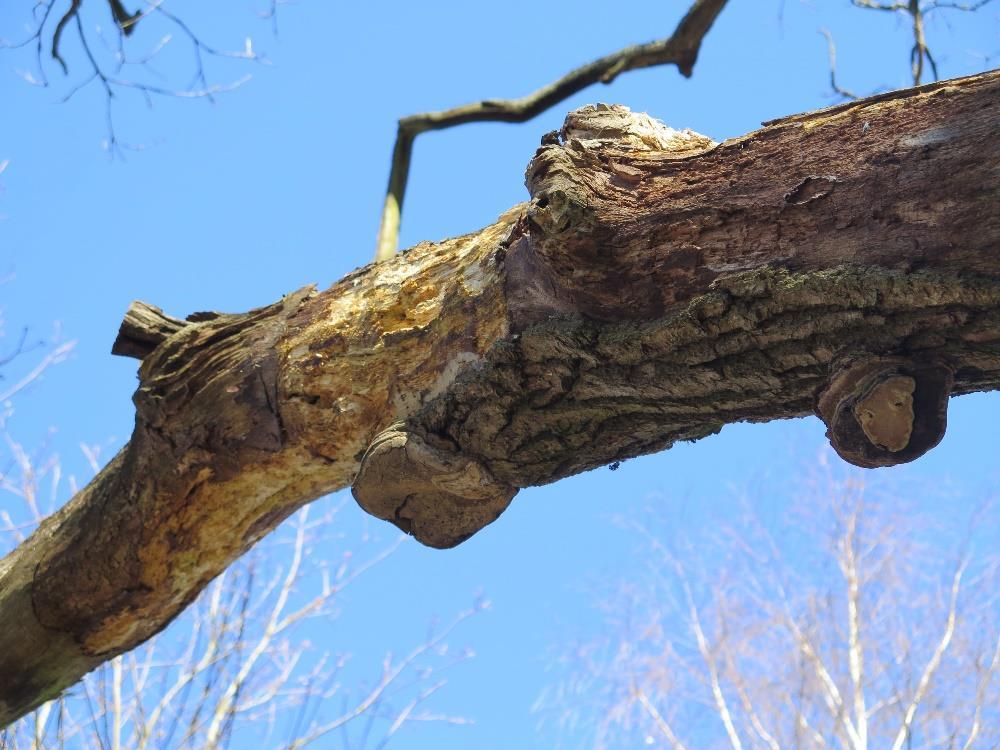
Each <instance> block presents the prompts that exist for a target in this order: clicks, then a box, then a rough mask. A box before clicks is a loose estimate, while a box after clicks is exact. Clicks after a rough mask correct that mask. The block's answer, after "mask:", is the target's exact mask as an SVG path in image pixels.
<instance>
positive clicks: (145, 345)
mask: <svg viewBox="0 0 1000 750" xmlns="http://www.w3.org/2000/svg"><path fill="white" fill-rule="evenodd" d="M186 325H187V323H186V322H184V321H183V320H180V319H179V318H174V317H172V316H170V315H167V314H166V313H164V312H163V310H161V309H160V308H158V307H156V306H155V305H150V304H147V303H145V302H140V301H139V300H136V301H135V302H133V303H132V304H131V305H130V306H129V308H128V312H126V313H125V319H124V320H122V324H121V327H120V328H119V330H118V336H117V337H116V338H115V343H114V344H113V345H112V346H111V353H112V354H117V355H118V356H120V357H135V358H136V359H145V358H146V355H147V354H149V353H150V352H151V351H153V349H155V348H156V347H158V346H159V345H160V344H162V343H163V342H164V341H166V340H167V339H168V338H170V337H171V336H173V335H174V334H175V333H177V332H178V331H179V330H181V329H182V328H183V327H184V326H186Z"/></svg>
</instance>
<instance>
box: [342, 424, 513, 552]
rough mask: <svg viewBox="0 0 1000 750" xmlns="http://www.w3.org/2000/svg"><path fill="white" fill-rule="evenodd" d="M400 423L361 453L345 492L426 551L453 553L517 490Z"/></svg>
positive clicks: (471, 459) (380, 434)
mask: <svg viewBox="0 0 1000 750" xmlns="http://www.w3.org/2000/svg"><path fill="white" fill-rule="evenodd" d="M429 440H430V439H429V438H428V439H427V440H425V439H424V438H422V437H420V435H418V434H417V433H416V432H415V431H413V430H411V429H408V428H407V425H406V424H405V423H404V422H396V423H395V424H393V425H391V426H390V427H389V428H387V429H385V430H383V431H382V432H380V433H379V434H378V435H376V436H375V439H374V440H372V442H371V445H369V446H368V450H367V451H366V452H365V455H364V457H363V458H362V459H361V467H360V468H359V470H358V474H357V477H356V478H355V480H354V485H353V486H352V488H351V491H352V492H353V493H354V497H355V499H356V500H357V501H358V504H359V505H360V506H361V507H362V508H364V509H365V510H366V511H367V512H368V513H371V514H372V515H373V516H376V517H378V518H382V519H384V520H386V521H389V522H391V523H393V524H395V525H396V526H398V527H399V528H400V529H402V530H403V531H404V532H406V533H407V534H412V535H413V536H414V537H415V538H416V539H417V541H419V542H421V543H423V544H426V545H427V546H429V547H437V548H439V549H441V548H447V547H454V546H456V545H458V544H460V543H462V542H464V541H465V540H466V539H468V538H469V537H470V536H472V535H473V534H475V533H476V532H477V531H479V530H480V529H482V528H483V527H484V526H487V525H488V524H490V523H492V522H493V521H495V520H496V519H497V517H498V516H499V515H500V514H501V513H503V512H504V511H505V510H506V509H507V506H508V505H510V501H511V500H513V499H514V495H516V494H517V489H516V488H514V487H509V486H507V485H505V484H503V483H501V482H498V481H497V480H496V479H494V478H493V476H492V474H490V472H489V470H488V469H487V468H486V467H485V466H483V465H482V464H481V463H480V462H478V461H476V460H475V459H474V458H470V457H468V456H463V455H460V454H459V453H457V452H455V450H454V449H453V448H448V447H445V446H444V445H443V444H441V443H440V441H436V442H435V443H432V442H430V441H429Z"/></svg>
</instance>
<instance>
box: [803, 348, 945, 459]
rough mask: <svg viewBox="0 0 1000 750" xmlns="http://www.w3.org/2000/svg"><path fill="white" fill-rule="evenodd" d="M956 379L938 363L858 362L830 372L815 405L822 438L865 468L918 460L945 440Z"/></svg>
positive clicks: (871, 359)
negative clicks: (827, 381)
mask: <svg viewBox="0 0 1000 750" xmlns="http://www.w3.org/2000/svg"><path fill="white" fill-rule="evenodd" d="M953 383H954V376H953V373H952V370H951V368H949V367H948V366H947V365H945V364H943V363H941V362H920V361H911V360H907V359H905V358H902V357H860V358H854V359H852V360H849V361H844V362H842V363H840V364H839V365H838V366H836V367H835V368H834V369H833V374H832V376H831V377H830V381H829V383H828V384H827V386H826V387H825V388H824V389H823V390H822V392H821V393H820V394H819V397H818V398H817V401H816V413H817V415H818V416H819V417H820V418H821V419H822V420H823V422H824V423H825V424H826V427H827V431H826V435H827V437H828V438H829V439H830V444H831V445H832V446H833V448H834V450H836V451H837V454H838V455H839V456H840V457H841V458H843V459H844V460H845V461H849V462H850V463H852V464H854V465H856V466H862V467H864V468H877V467H880V466H895V465H896V464H901V463H906V462H908V461H913V460H914V459H916V458H919V457H920V456H922V455H923V454H925V453H926V452H927V451H929V450H930V449H931V448H933V447H934V446H935V445H937V444H938V443H939V442H941V438H943V437H944V432H945V428H946V426H947V421H948V397H949V395H950V394H951V390H952V386H953Z"/></svg>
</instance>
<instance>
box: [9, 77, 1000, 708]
mask: <svg viewBox="0 0 1000 750" xmlns="http://www.w3.org/2000/svg"><path fill="white" fill-rule="evenodd" d="M998 149H1000V74H998V73H989V74H984V75H980V76H973V77H970V78H965V79H960V80H956V81H947V82H943V83H940V84H934V85H930V86H924V87H921V88H918V89H912V90H908V91H904V92H897V93H894V94H887V95H883V96H880V97H876V98H873V99H869V100H865V101H861V102H857V103H852V104H849V105H843V106H839V107H834V108H831V109H827V110H823V111H820V112H815V113H810V114H805V115H798V116H795V117H790V118H787V119H784V120H779V121H776V122H774V123H770V124H768V125H767V126H766V127H764V128H763V129H761V130H758V131H756V132H754V133H750V134H748V135H746V136H743V137H740V138H736V139H733V140H730V141H726V142H724V143H721V144H715V143H713V142H711V141H710V140H708V139H707V138H705V137H703V136H699V135H697V134H693V133H690V132H678V131H672V130H670V129H668V128H665V127H664V126H662V125H660V124H659V123H656V122H654V121H652V120H650V119H649V118H647V117H645V116H644V115H635V114H632V113H630V112H628V111H627V110H625V109H624V108H618V107H607V106H603V105H598V106H596V107H588V108H584V109H582V110H579V111H577V112H575V113H572V114H571V115H570V116H569V118H568V119H567V123H566V126H565V127H564V128H563V130H562V131H561V133H560V134H559V137H558V138H547V139H546V143H545V145H543V146H542V148H540V149H539V150H538V153H537V154H536V155H535V158H534V159H533V160H532V162H531V164H530V165H529V167H528V172H527V184H528V188H529V191H530V194H531V199H530V202H529V203H526V204H522V205H520V206H516V207H514V208H513V209H511V210H510V211H508V212H507V213H506V214H504V215H503V216H501V217H500V219H499V220H498V221H497V223H495V224H494V225H492V226H490V227H487V228H486V229H483V230H482V231H480V232H477V233H475V234H470V235H466V236H464V237H458V238H455V239H451V240H446V241H444V242H442V243H438V244H430V243H423V244H420V245H418V246H416V247H414V248H412V249H410V250H409V251H407V252H405V253H402V254H400V255H398V256H397V257H395V258H393V259H392V260H391V261H389V262H386V263H383V264H380V265H379V266H377V267H374V266H368V267H366V268H363V269H359V270H358V271H355V272H354V273H352V274H349V275H348V276H347V277H345V278H344V279H343V280H341V281H340V282H338V283H337V284H335V285H334V286H333V287H331V288H330V289H329V290H327V291H325V292H316V291H314V290H312V289H311V288H307V289H303V290H300V291H299V292H296V293H294V294H291V295H288V296H287V297H285V298H284V299H283V300H281V301H280V302H277V303H275V304H273V305H270V306H268V307H265V308H261V309H259V310H254V311H251V312H249V313H246V314H242V315H223V314H215V313H210V314H200V315H196V316H192V318H191V319H189V320H187V321H180V320H178V319H176V318H171V317H170V316H166V315H164V314H163V313H162V312H160V311H159V310H157V309H156V308H153V307H151V306H143V305H137V306H134V307H133V308H132V310H131V311H130V313H129V315H128V316H127V318H126V321H125V323H124V324H123V327H122V332H121V335H120V337H119V340H118V342H116V348H115V351H116V352H118V353H123V354H127V355H130V356H135V357H138V358H140V359H141V360H142V364H141V367H140V371H139V377H140V387H139V390H138V391H137V392H136V394H135V397H134V401H135V405H136V425H135V431H134V433H133V436H132V439H131V441H130V443H129V444H128V445H127V446H126V447H125V448H124V449H123V450H122V452H121V453H119V455H118V456H116V457H115V458H114V459H113V460H112V461H111V463H109V464H108V466H107V467H105V469H104V470H103V471H102V472H101V473H100V474H99V475H98V476H97V478H95V480H94V481H93V482H92V483H91V484H90V485H89V486H87V487H86V488H85V489H83V490H82V491H81V492H80V493H79V494H78V495H77V496H76V497H74V498H73V499H72V500H71V501H70V503H69V504H67V506H66V507H64V508H63V509H61V510H60V511H59V512H57V513H56V514H55V515H53V516H52V517H51V518H49V519H47V520H46V521H45V522H43V524H42V525H41V526H40V527H39V529H38V531H36V533H35V534H34V535H32V536H31V537H30V538H29V539H28V540H27V541H26V542H25V543H24V544H23V545H21V547H19V548H18V549H16V550H15V551H14V552H12V553H11V554H10V555H8V556H7V557H6V558H4V559H3V560H2V561H0V724H5V723H7V722H10V721H12V720H13V719H15V718H17V717H18V716H21V715H23V714H24V713H26V712H28V711H30V710H31V709H32V708H34V707H36V706H37V705H39V704H40V703H42V702H44V701H45V700H47V699H49V698H52V697H53V696H55V695H56V694H58V692H59V691H61V690H62V689H64V688H65V687H67V686H68V685H71V684H72V683H74V682H75V681H76V680H78V679H79V678H80V677H81V676H82V675H83V674H85V673H86V672H87V671H88V670H90V669H92V668H93V667H94V666H96V665H97V664H99V663H100V662H102V661H104V660H106V659H108V658H110V657H112V656H114V655H116V654H118V653H122V652H123V651H126V650H128V649H130V648H133V647H134V646H136V645H138V644H139V643H141V642H142V641H143V640H145V639H146V638H148V637H150V636H151V635H153V634H154V633H156V632H157V631H159V630H160V629H162V628H163V627H164V626H165V625H166V624H167V623H168V622H169V621H170V620H171V619H172V618H173V617H175V616H176V615H177V614H178V613H179V612H180V611H181V610H182V609H183V608H184V607H185V606H186V605H187V604H188V603H189V602H190V601H191V600H192V599H193V598H194V597H195V596H196V595H197V594H198V592H199V591H201V589H202V588H203V587H204V586H205V585H206V584H207V583H208V582H209V581H210V580H211V579H212V578H213V577H214V576H216V575H218V573H220V572H221V571H222V570H223V569H224V568H225V567H226V565H228V564H229V563H230V562H231V561H232V560H234V559H235V558H236V557H237V556H239V555H240V554H242V553H243V552H244V551H246V550H247V549H248V548H249V547H250V546H252V545H253V544H254V543H255V542H256V541H257V540H258V539H260V538H261V537H262V536H263V535H264V534H266V533H267V532H268V531H270V530H271V529H273V528H274V527H275V526H276V525H277V524H278V523H279V522H280V521H281V520H282V519H284V518H285V517H287V516H288V515H289V514H290V513H291V512H293V511H294V510H295V509H296V508H297V507H299V506H301V505H303V504H304V503H306V502H308V501H310V500H312V499H314V498H316V497H319V496H320V495H323V494H325V493H328V492H331V491H333V490H336V489H339V488H342V487H346V486H348V485H350V484H351V483H352V482H353V483H354V488H355V492H356V496H357V497H358V499H359V501H360V502H361V503H362V504H363V505H364V506H365V507H366V508H368V509H369V510H371V511H372V512H375V513H377V514H378V515H380V516H381V517H384V518H387V519H388V520H390V521H392V522H394V523H396V524H397V525H399V526H400V527H401V528H404V529H405V530H407V531H409V532H410V533H413V534H414V536H416V537H417V538H418V539H420V540H421V541H422V542H424V543H427V544H431V545H433V546H450V545H453V544H456V543H458V542H460V541H461V540H462V539H464V538H467V537H468V536H469V535H471V534H473V533H475V531H477V530H478V529H479V528H481V527H482V526H484V525H485V524H487V523H490V522H491V521H492V520H494V519H495V518H496V517H497V515H498V514H499V513H500V512H502V510H503V509H504V508H505V507H506V506H507V504H508V503H509V502H510V500H511V498H512V497H513V495H514V493H515V492H516V491H517V489H518V488H522V487H528V486H532V485H537V484H543V483H546V482H552V481H555V480H557V479H559V478H561V477H564V476H568V475H570V474H574V473H577V472H581V471H585V470H587V469H590V468H593V467H595V466H600V465H602V464H605V463H609V462H612V461H616V460H621V459H624V458H628V457H631V456H636V455H639V454H643V453H650V452H653V451H658V450H662V449H664V448H668V447H670V446H671V445H672V444H673V443H675V442H676V441H678V440H696V439H698V438H700V437H703V436H705V435H708V434H711V433H713V432H717V431H718V430H719V429H721V427H722V426H723V425H725V424H728V423H731V422H736V421H752V422H763V421H767V420H771V419H781V418H787V417H795V416H802V415H806V414H810V413H813V412H814V411H815V410H817V409H819V411H820V412H821V413H822V414H824V415H825V418H826V419H827V423H828V426H829V427H830V430H831V439H833V440H834V442H835V444H836V442H837V441H838V440H841V441H842V442H843V443H844V445H847V444H848V443H850V445H851V446H854V447H853V448H850V450H847V451H846V453H845V452H844V451H842V455H847V457H848V458H850V459H851V460H856V462H858V463H865V462H866V461H867V462H868V463H867V465H884V463H885V462H886V461H885V460H883V459H885V456H886V455H889V454H891V455H889V458H890V459H893V460H895V459H896V458H899V459H901V460H909V459H910V458H913V457H915V456H914V455H911V453H914V451H915V447H914V446H915V443H914V441H915V440H916V439H917V436H918V435H921V436H923V437H921V438H920V439H921V440H923V441H924V442H928V439H927V437H926V435H925V433H926V432H927V430H928V429H930V428H931V427H933V428H934V429H940V430H941V431H942V432H943V428H944V413H943V407H942V404H945V403H946V401H947V396H948V395H956V394H962V393H969V392H972V391H982V390H994V389H997V388H998V387H1000V261H998V255H997V249H998V245H1000V242H998V240H1000V211H998V210H997V207H998V205H1000V166H998V165H1000V154H998ZM872 362H876V363H878V367H876V368H875V370H872V371H869V370H865V371H864V377H863V378H858V377H855V375H857V373H858V370H857V369H856V368H857V367H858V366H859V363H862V364H863V363H872ZM851 368H855V369H853V370H852V369H851ZM845 372H847V373H853V375H851V376H850V377H847V379H846V380H844V373H845ZM872 373H874V374H872ZM928 373H931V374H933V373H938V374H939V377H938V380H937V381H934V382H936V383H937V385H935V386H934V387H933V388H936V389H937V390H936V391H935V394H937V395H935V396H934V398H930V397H926V398H925V395H924V394H925V392H926V393H930V391H929V390H927V388H931V386H927V385H926V383H930V382H931V380H930V379H928V378H931V375H928ZM838 378H841V379H840V380H838ZM865 378H867V379H865ZM922 378H923V380H922ZM931 379H932V378H931ZM835 381H836V383H840V386H843V387H840V390H837V388H836V387H834V386H836V383H835ZM848 381H849V382H850V384H851V385H850V386H849V387H848V386H844V383H847V382H848ZM862 381H863V382H862ZM910 381H912V389H910V386H911V382H910ZM922 383H924V385H922ZM831 388H832V389H833V390H831ZM933 388H931V390H933ZM922 389H924V390H922ZM833 392H836V397H829V398H827V400H826V401H823V396H824V395H825V394H826V395H827V396H829V394H830V393H833ZM907 394H909V397H910V401H909V402H908V403H907ZM821 401H822V405H823V408H820V406H821V404H820V402H821ZM829 404H833V406H831V407H829V408H827V406H828V405H829ZM907 409H909V410H910V411H911V412H912V418H911V415H910V413H909V412H908V411H907ZM935 409H936V410H938V411H937V412H935V414H936V416H935V415H934V414H931V412H933V411H934V410H935ZM907 420H910V421H909V422H907ZM935 420H936V421H935ZM928 425H930V426H931V427H928ZM938 437H939V436H938ZM851 441H854V442H853V443H852V442H851ZM858 441H862V442H861V443H858ZM864 441H867V444H865V443H864ZM930 442H931V444H932V443H933V441H930ZM855 443H858V444H860V445H861V446H862V447H861V448H857V445H855ZM866 445H867V447H866ZM841 447H843V446H841ZM849 447H850V446H849ZM927 447H929V445H928V446H927ZM924 449H926V448H924ZM851 450H854V451H855V453H856V454H857V455H854V454H851V453H850V451H851ZM858 451H860V453H858ZM872 451H875V453H872ZM873 455H874V456H876V459H877V460H876V459H871V456H873ZM917 455H919V453H917ZM870 459H871V460H870ZM890 462H891V461H890ZM359 467H360V473H359Z"/></svg>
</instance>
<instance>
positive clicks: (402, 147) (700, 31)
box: [375, 0, 726, 263]
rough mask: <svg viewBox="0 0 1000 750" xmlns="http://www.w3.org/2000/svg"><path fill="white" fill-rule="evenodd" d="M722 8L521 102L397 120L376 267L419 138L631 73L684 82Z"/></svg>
mask: <svg viewBox="0 0 1000 750" xmlns="http://www.w3.org/2000/svg"><path fill="white" fill-rule="evenodd" d="M725 5H726V0H695V3H694V4H693V5H692V6H691V8H690V9H689V10H688V12H687V14H686V15H685V16H684V18H682V19H681V22H680V23H679V24H678V25H677V28H676V29H675V30H674V33H673V34H672V35H671V36H670V37H668V38H667V39H660V40H657V41H655V42H649V43H648V44H636V45H632V46H630V47H626V48H624V49H622V50H619V51H617V52H614V53H612V54H610V55H606V56H604V57H601V58H598V59H597V60H594V61H593V62H590V63H588V64H586V65H584V66H582V67H580V68H577V69H576V70H573V71H571V72H570V73H567V74H566V75H564V76H563V77H562V78H560V79H559V80H557V81H555V82H553V83H550V84H548V85H547V86H543V87H542V88H540V89H538V90H536V91H533V92H532V93H530V94H528V95H527V96H524V97H521V98H520V99H485V100H483V101H478V102H474V103H472V104H466V105H463V106H461V107H455V108H454V109H448V110H443V111H440V112H425V113H423V114H418V115H411V116H410V117H404V118H403V119H401V120H400V121H399V130H398V131H397V133H396V145H395V146H394V148H393V151H392V167H391V170H390V172H389V186H388V189H387V190H386V197H385V205H384V208H383V212H382V222H381V226H380V227H379V233H378V240H377V243H376V250H375V262H376V263H380V262H382V261H384V260H387V259H389V258H391V257H392V256H393V255H395V253H396V247H397V244H398V242H399V224H400V217H401V215H402V210H403V196H404V194H405V192H406V181H407V178H408V176H409V172H410V155H411V153H412V151H413V141H414V139H415V138H416V137H417V135H419V134H420V133H425V132H427V131H429V130H444V129H445V128H451V127H454V126H456V125H464V124H465V123H468V122H526V121H527V120H530V119H531V118H533V117H535V116H536V115H539V114H541V113H542V112H544V111H545V110H547V109H549V108H550V107H552V106H553V105H555V104H558V103H559V102H561V101H563V100H565V99H567V98H569V97H570V96H572V95H573V94H575V93H577V92H578V91H582V90H583V89H585V88H587V87H588V86H590V85H592V84H595V83H611V82H612V81H614V80H615V78H617V77H618V76H619V75H620V74H622V73H625V72H626V71H629V70H638V69H640V68H650V67H653V66H656V65H668V64H673V65H676V66H677V68H678V70H680V72H681V75H683V76H684V77H685V78H688V77H690V76H691V72H692V70H693V69H694V64H695V61H696V60H697V59H698V50H699V49H700V47H701V41H702V39H704V37H705V35H706V34H707V33H708V30H709V29H710V28H712V24H713V23H714V22H715V19H716V17H717V16H718V15H719V13H720V12H721V11H722V9H723V7H725Z"/></svg>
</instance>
